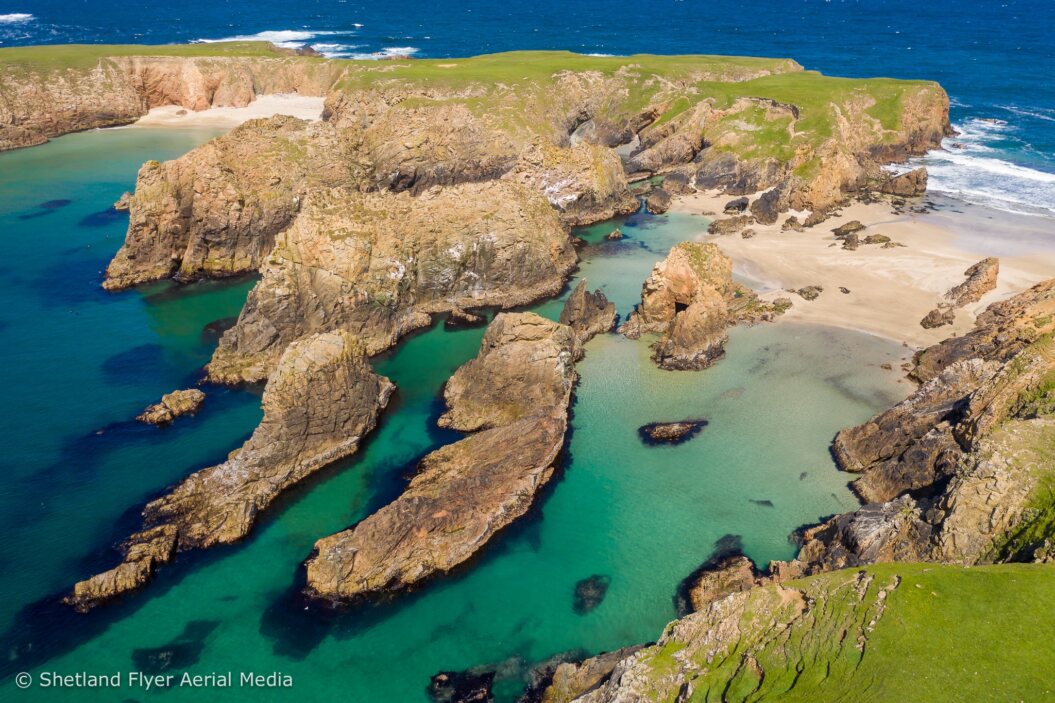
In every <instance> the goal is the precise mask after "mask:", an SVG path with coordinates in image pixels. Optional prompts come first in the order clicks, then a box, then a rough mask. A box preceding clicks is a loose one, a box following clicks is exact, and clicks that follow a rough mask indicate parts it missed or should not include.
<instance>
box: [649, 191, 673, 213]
mask: <svg viewBox="0 0 1055 703" xmlns="http://www.w3.org/2000/svg"><path fill="white" fill-rule="evenodd" d="M645 209H647V210H648V211H649V212H650V213H652V214H653V215H662V214H663V213H665V212H666V211H667V210H669V209H670V193H668V192H667V191H666V190H664V189H663V188H654V189H653V190H652V192H651V193H649V194H648V197H646V198H645Z"/></svg>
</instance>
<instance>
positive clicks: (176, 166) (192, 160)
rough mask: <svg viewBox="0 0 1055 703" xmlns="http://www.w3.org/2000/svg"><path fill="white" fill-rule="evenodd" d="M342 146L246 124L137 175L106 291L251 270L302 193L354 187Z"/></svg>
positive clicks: (291, 127) (276, 126)
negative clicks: (123, 232) (124, 230)
mask: <svg viewBox="0 0 1055 703" xmlns="http://www.w3.org/2000/svg"><path fill="white" fill-rule="evenodd" d="M346 148H347V146H346V144H345V143H344V142H342V140H341V138H340V136H339V135H338V134H337V132H336V131H335V130H334V129H333V128H332V127H330V126H328V125H325V124H314V123H309V122H305V121H304V120H299V119H296V118H294V117H286V116H278V117H273V118H270V119H266V120H252V121H250V122H247V123H246V124H243V125H241V126H240V127H237V128H235V129H234V130H232V131H231V132H229V133H228V134H226V135H225V136H223V137H221V138H219V139H214V140H213V141H211V142H209V143H207V144H205V145H203V146H201V147H198V148H197V149H195V150H193V151H191V152H190V153H188V154H186V155H184V156H182V157H180V158H179V159H176V160H174V161H168V162H165V163H159V162H157V161H148V162H147V163H146V164H144V165H143V167H142V168H141V169H140V170H139V176H138V178H137V180H136V189H135V193H134V195H133V196H132V197H131V199H130V200H129V224H128V233H127V234H126V236H125V243H124V245H123V246H122V247H121V249H120V250H119V251H118V252H117V255H116V256H115V257H114V259H113V261H111V262H110V265H109V266H108V267H107V269H106V280H105V281H104V283H103V287H104V288H106V289H108V290H119V289H122V288H127V287H129V286H133V285H137V284H140V283H146V282H149V281H154V280H158V279H162V278H169V277H173V276H174V277H176V278H178V279H181V280H193V279H195V278H202V277H221V276H233V275H238V274H243V273H248V272H251V271H256V270H257V269H258V268H259V267H260V265H261V264H262V263H263V262H264V261H265V259H266V258H267V256H268V255H269V254H270V253H271V251H272V248H273V246H274V241H275V236H276V235H277V234H278V233H279V232H281V231H283V230H284V229H286V228H287V227H289V225H290V223H291V222H292V221H293V218H294V217H295V216H296V214H297V212H298V210H299V208H300V200H301V199H302V198H303V197H304V195H305V193H306V192H307V191H308V189H309V188H312V187H328V186H337V185H341V184H349V183H355V182H357V181H358V180H359V179H358V178H357V177H356V169H355V168H354V166H353V167H349V166H347V165H342V164H341V160H342V155H343V154H342V152H344V151H345V150H346Z"/></svg>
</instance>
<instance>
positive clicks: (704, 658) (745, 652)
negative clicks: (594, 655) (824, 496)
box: [642, 564, 1055, 703]
mask: <svg viewBox="0 0 1055 703" xmlns="http://www.w3.org/2000/svg"><path fill="white" fill-rule="evenodd" d="M788 585H789V586H790V587H791V588H795V589H800V590H801V592H802V593H803V594H804V595H805V600H804V602H803V601H799V600H797V599H796V597H791V596H790V595H789V594H790V593H792V592H790V591H787V590H783V591H781V590H780V589H778V588H776V587H767V588H762V589H755V590H753V591H751V592H749V593H748V594H746V595H745V596H742V598H743V599H744V603H743V608H742V610H737V611H736V612H734V613H726V614H725V615H726V617H725V618H724V619H722V618H718V620H719V621H720V622H721V623H723V624H724V625H725V626H726V627H725V628H724V630H723V629H717V630H715V629H713V625H714V624H715V622H714V620H715V616H714V615H713V614H711V615H708V614H707V613H699V614H697V615H694V616H690V618H688V619H687V620H686V621H684V622H683V623H681V624H676V625H675V626H673V627H672V630H671V631H670V632H669V633H668V634H667V635H666V636H665V637H664V639H663V640H661V641H660V644H659V645H657V646H655V647H653V648H651V649H650V650H648V653H647V654H646V655H645V656H644V658H643V659H642V664H644V665H645V670H646V672H647V673H646V679H647V680H649V682H650V683H649V684H648V688H649V690H648V691H647V695H648V697H649V699H653V700H657V701H672V700H674V699H675V697H676V696H677V695H678V692H679V690H680V685H679V684H677V681H678V680H679V679H678V676H679V674H680V675H681V676H684V679H680V680H688V681H690V682H691V687H692V688H691V690H692V692H693V693H692V696H691V697H690V698H689V699H688V700H691V701H717V700H722V701H780V702H781V703H795V702H798V701H801V702H803V703H825V702H831V703H836V702H841V701H854V702H855V703H866V702H868V703H881V702H886V701H889V702H891V703H895V702H896V703H902V702H903V701H927V703H940V702H942V701H948V702H949V703H959V702H961V701H1040V700H1053V699H1055V681H1053V680H1052V678H1051V662H1052V661H1055V618H1052V617H1050V613H1051V612H1052V610H1053V608H1055V565H1034V564H1006V565H998V566H986V567H975V568H963V567H957V566H947V565H935V564H885V565H876V566H870V567H867V568H865V569H862V570H847V571H839V572H834V573H829V574H823V575H819V576H815V577H811V578H808V579H804V580H802V581H798V582H793V583H791V584H788ZM730 618H731V619H730ZM694 619H695V620H696V622H695V623H694V622H692V621H693V620H694ZM708 620H709V621H710V622H709V623H708V624H709V625H711V626H712V629H711V632H712V634H711V636H709V637H701V636H699V634H700V632H699V631H700V630H701V628H702V626H703V625H704V621H708ZM730 626H731V627H730ZM694 630H695V631H696V632H695V635H694V636H691V637H690V635H692V631H694ZM723 632H724V639H723ZM715 633H717V634H715ZM730 633H735V634H730ZM716 640H718V643H717V644H715V642H716ZM701 642H702V644H701ZM708 659H709V660H708Z"/></svg>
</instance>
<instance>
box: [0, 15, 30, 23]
mask: <svg viewBox="0 0 1055 703" xmlns="http://www.w3.org/2000/svg"><path fill="white" fill-rule="evenodd" d="M33 19H35V18H34V17H33V15H31V14H29V13H28V12H11V13H8V14H6V15H0V24H19V23H21V22H32V21H33Z"/></svg>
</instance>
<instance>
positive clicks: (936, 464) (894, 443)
mask: <svg viewBox="0 0 1055 703" xmlns="http://www.w3.org/2000/svg"><path fill="white" fill-rule="evenodd" d="M997 368H998V365H997V364H995V363H992V362H985V361H982V360H981V359H970V360H966V361H962V362H958V363H956V364H953V365H952V366H950V367H948V368H947V369H945V370H944V371H943V372H942V373H941V375H940V376H938V377H936V378H933V379H931V380H930V381H928V382H927V383H925V384H923V385H922V386H920V388H919V389H917V390H916V392H915V393H913V394H912V395H911V396H909V397H908V398H907V399H905V400H903V401H902V402H900V403H898V404H897V405H895V406H894V407H893V408H891V409H890V410H887V411H886V412H883V413H880V414H879V415H877V416H876V417H874V418H872V419H871V420H870V421H868V422H867V423H865V424H863V425H859V426H857V427H851V428H847V429H844V430H842V431H840V432H839V434H837V435H836V436H835V440H834V442H833V443H832V455H833V456H834V457H835V461H836V463H837V464H838V465H839V468H840V469H842V470H843V471H849V472H852V473H860V474H863V476H862V477H861V478H859V479H857V480H856V481H855V482H854V484H853V486H854V490H855V491H856V492H857V493H858V495H860V496H861V497H862V498H863V499H864V500H865V501H866V502H884V501H888V500H891V499H893V498H895V497H896V496H898V495H900V494H901V493H904V492H905V491H910V490H916V489H918V488H921V487H924V486H929V485H931V484H932V483H934V481H936V480H937V479H939V478H941V477H943V476H947V475H949V474H950V473H951V472H952V471H953V470H954V469H955V467H956V464H957V461H958V460H959V458H960V455H961V453H962V452H961V450H960V447H959V445H957V443H956V441H955V438H954V437H953V435H952V427H953V426H954V425H956V424H957V423H958V422H960V421H961V420H962V419H963V418H964V412H965V410H966V406H967V404H968V399H969V397H970V395H971V394H972V393H974V392H975V391H976V390H977V389H978V388H979V387H980V386H981V385H982V383H984V382H985V381H986V380H988V379H989V378H990V377H992V375H993V374H994V373H996V371H997Z"/></svg>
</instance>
